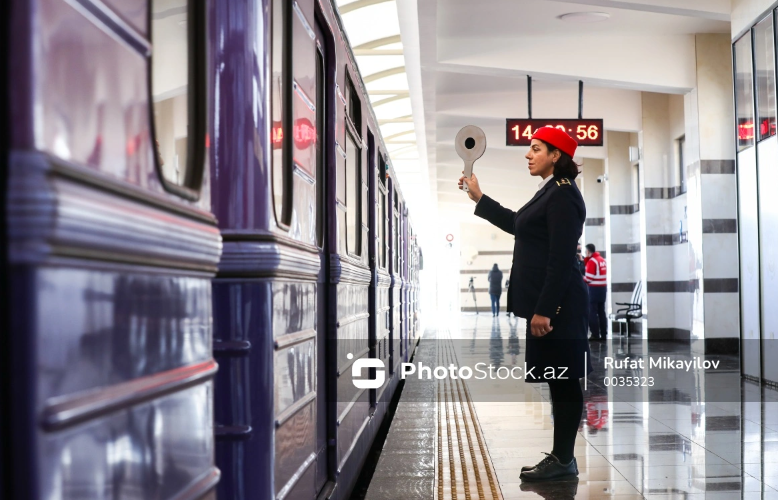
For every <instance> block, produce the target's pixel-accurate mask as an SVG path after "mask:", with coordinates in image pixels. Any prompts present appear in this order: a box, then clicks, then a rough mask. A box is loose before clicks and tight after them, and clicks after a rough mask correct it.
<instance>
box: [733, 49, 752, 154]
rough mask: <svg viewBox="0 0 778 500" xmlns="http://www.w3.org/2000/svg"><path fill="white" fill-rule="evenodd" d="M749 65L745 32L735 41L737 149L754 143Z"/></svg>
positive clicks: (742, 148)
mask: <svg viewBox="0 0 778 500" xmlns="http://www.w3.org/2000/svg"><path fill="white" fill-rule="evenodd" d="M752 85H753V70H752V66H751V36H750V34H746V35H744V36H743V37H741V38H740V40H738V41H737V42H735V108H736V109H735V112H736V117H737V149H738V152H740V151H743V150H744V149H746V148H749V147H751V146H753V145H754V100H753V99H754V95H753V87H752Z"/></svg>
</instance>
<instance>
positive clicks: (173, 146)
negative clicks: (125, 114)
mask: <svg viewBox="0 0 778 500" xmlns="http://www.w3.org/2000/svg"><path fill="white" fill-rule="evenodd" d="M150 24H151V26H150V32H151V40H152V55H151V60H150V64H151V70H150V77H149V89H150V94H151V101H152V110H151V115H152V117H153V120H152V130H153V134H154V150H155V159H156V164H157V169H158V172H159V174H160V178H161V180H162V184H163V185H164V186H165V187H166V188H167V189H168V190H169V191H173V192H176V193H177V194H179V195H181V196H183V197H185V198H189V199H196V198H197V197H198V193H197V191H198V190H199V189H200V183H201V181H202V175H203V166H204V165H203V163H204V160H205V143H206V140H207V139H206V133H205V127H206V123H205V122H206V102H205V95H204V94H205V64H206V60H205V38H206V37H205V29H204V26H205V11H204V7H203V2H196V1H194V0H167V1H161V0H153V1H152V2H151V16H150Z"/></svg>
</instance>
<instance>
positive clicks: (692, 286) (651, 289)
mask: <svg viewBox="0 0 778 500" xmlns="http://www.w3.org/2000/svg"><path fill="white" fill-rule="evenodd" d="M697 288H698V281H697V280H686V281H648V282H647V283H646V290H647V291H648V293H684V292H693V291H694V290H696V289H697Z"/></svg>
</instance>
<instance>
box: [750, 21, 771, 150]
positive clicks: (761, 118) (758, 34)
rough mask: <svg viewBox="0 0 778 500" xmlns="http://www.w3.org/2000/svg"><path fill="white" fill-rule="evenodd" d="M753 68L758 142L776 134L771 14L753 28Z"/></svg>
mask: <svg viewBox="0 0 778 500" xmlns="http://www.w3.org/2000/svg"><path fill="white" fill-rule="evenodd" d="M754 66H755V68H756V123H757V127H756V133H757V137H758V140H760V141H761V140H762V139H767V138H768V137H772V136H774V135H775V132H776V120H775V118H776V116H775V115H776V112H775V39H774V35H773V15H772V13H771V14H770V15H769V16H767V17H766V18H765V19H763V20H762V21H761V22H760V23H759V24H757V25H756V26H755V27H754Z"/></svg>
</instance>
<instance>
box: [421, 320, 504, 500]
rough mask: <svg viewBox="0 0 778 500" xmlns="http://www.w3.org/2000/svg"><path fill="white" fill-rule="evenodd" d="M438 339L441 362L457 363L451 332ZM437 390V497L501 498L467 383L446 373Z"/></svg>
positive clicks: (454, 499)
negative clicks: (453, 378)
mask: <svg viewBox="0 0 778 500" xmlns="http://www.w3.org/2000/svg"><path fill="white" fill-rule="evenodd" d="M438 339H439V340H438V342H439V344H438V346H439V348H438V359H437V364H438V366H449V365H451V364H452V363H453V364H456V353H455V352H454V346H453V343H452V342H451V337H450V335H448V334H447V333H443V332H441V334H440V335H439V337H438ZM436 392H437V418H436V426H437V433H436V439H437V453H436V457H435V458H436V471H435V480H436V488H435V498H436V499H437V500H475V499H478V500H502V494H501V492H500V487H499V486H498V484H497V477H496V475H495V472H494V467H493V466H492V463H491V460H490V458H489V453H488V451H487V449H486V444H485V442H484V438H483V434H482V432H481V427H480V426H479V425H478V419H477V418H476V414H475V408H474V406H473V401H472V399H471V398H470V392H469V391H468V389H467V384H465V382H464V381H462V380H461V379H456V380H452V379H450V378H449V377H446V378H444V379H442V380H438V381H437V391H436Z"/></svg>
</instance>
